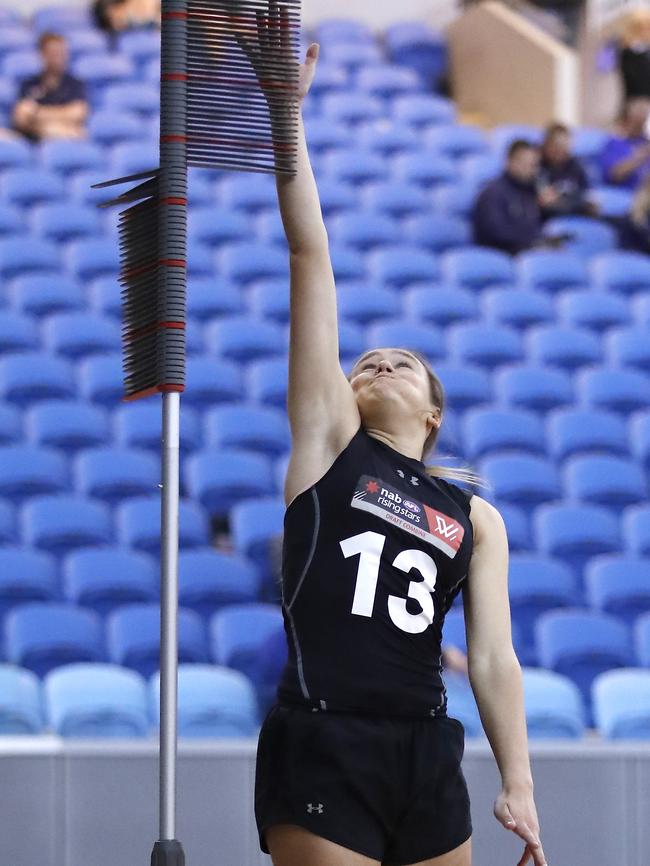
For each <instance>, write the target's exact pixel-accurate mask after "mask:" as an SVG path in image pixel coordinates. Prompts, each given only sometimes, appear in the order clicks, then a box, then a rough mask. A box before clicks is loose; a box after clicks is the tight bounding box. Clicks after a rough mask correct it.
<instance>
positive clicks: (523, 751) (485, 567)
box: [463, 496, 545, 864]
mask: <svg viewBox="0 0 650 866" xmlns="http://www.w3.org/2000/svg"><path fill="white" fill-rule="evenodd" d="M470 518H471V521H472V526H473V529H474V546H473V552H472V558H471V561H470V567H469V573H468V577H467V581H466V584H465V588H464V590H463V606H464V610H465V630H466V634H467V666H468V674H469V680H470V684H471V686H472V691H473V692H474V696H475V698H476V704H477V706H478V709H479V714H480V716H481V721H482V723H483V728H484V730H485V733H486V735H487V738H488V740H489V741H490V745H491V747H492V751H493V752H494V757H495V759H496V762H497V765H498V767H499V771H500V773H501V779H502V784H503V790H502V791H501V794H500V795H499V797H498V798H497V800H496V803H495V808H494V814H495V817H496V818H497V820H499V821H500V822H501V823H502V824H503V825H504V826H505V827H506V828H507V829H509V830H514V831H515V832H516V833H517V834H518V835H519V836H521V838H522V839H524V841H525V842H526V843H527V852H526V853H527V854H528V857H530V856H532V858H533V862H534V863H535V864H543V863H544V862H545V861H544V854H543V851H542V848H541V843H540V842H539V822H538V819H537V813H536V810H535V803H534V801H533V778H532V773H531V769H530V759H529V756H528V736H527V732H526V716H525V711H524V694H523V683H522V675H521V667H520V665H519V661H518V660H517V656H516V655H515V651H514V649H513V646H512V633H511V625H510V605H509V601H508V539H507V535H506V528H505V524H504V522H503V518H502V517H501V515H500V514H499V512H498V511H497V509H496V508H494V506H492V505H490V503H489V502H486V501H485V500H484V499H481V497H479V496H473V497H472V499H471V514H470ZM510 821H513V822H514V823H513V824H510V823H509V822H510ZM528 857H526V861H527V860H528ZM526 861H522V862H526Z"/></svg>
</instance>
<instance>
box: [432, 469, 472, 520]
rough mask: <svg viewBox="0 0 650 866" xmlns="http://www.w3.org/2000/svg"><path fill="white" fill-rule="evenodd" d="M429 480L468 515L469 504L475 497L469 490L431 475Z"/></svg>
mask: <svg viewBox="0 0 650 866" xmlns="http://www.w3.org/2000/svg"><path fill="white" fill-rule="evenodd" d="M431 478H433V479H434V480H435V482H436V484H438V485H439V486H440V487H441V488H442V489H443V490H444V491H445V492H446V493H447V494H448V495H449V496H451V498H452V499H454V500H455V501H456V502H458V504H459V505H460V506H461V507H462V508H463V509H464V510H465V511H466V512H467V513H468V514H469V509H470V503H471V500H472V498H473V497H474V495H475V494H474V491H473V490H472V489H471V488H469V487H461V485H460V484H455V483H454V482H453V481H449V480H448V479H446V478H441V477H440V476H438V475H432V476H431Z"/></svg>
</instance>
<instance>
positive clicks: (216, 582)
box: [178, 545, 260, 616]
mask: <svg viewBox="0 0 650 866" xmlns="http://www.w3.org/2000/svg"><path fill="white" fill-rule="evenodd" d="M178 569H179V601H180V604H182V605H183V606H184V607H188V608H191V609H193V610H196V611H197V612H198V613H200V614H201V615H202V616H210V615H212V614H213V613H214V611H216V610H218V609H219V608H221V607H226V606H228V605H231V604H240V603H244V602H252V601H255V600H256V598H257V595H258V590H259V584H260V577H259V574H258V572H257V569H256V568H255V566H254V565H253V563H252V562H250V561H249V560H248V559H246V558H245V557H244V556H241V555H239V554H237V553H225V552H224V551H221V550H215V549H214V548H213V547H208V546H207V545H206V546H204V547H199V548H197V549H196V550H182V551H181V552H180V554H179V560H178Z"/></svg>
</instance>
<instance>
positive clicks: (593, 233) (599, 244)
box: [542, 216, 618, 256]
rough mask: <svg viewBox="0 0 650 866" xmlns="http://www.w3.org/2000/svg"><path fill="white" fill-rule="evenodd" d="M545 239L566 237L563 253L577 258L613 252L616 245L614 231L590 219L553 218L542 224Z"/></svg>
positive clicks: (616, 238) (616, 236)
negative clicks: (605, 251) (606, 251)
mask: <svg viewBox="0 0 650 866" xmlns="http://www.w3.org/2000/svg"><path fill="white" fill-rule="evenodd" d="M542 233H543V234H544V235H546V236H547V237H558V236H562V235H564V236H567V237H568V240H567V242H566V243H565V244H564V246H563V248H562V249H563V251H565V252H568V253H574V254H575V255H579V256H595V255H597V254H598V253H601V252H602V251H603V250H613V249H614V247H616V245H617V243H618V235H617V234H616V230H615V229H613V228H612V227H611V226H609V225H607V224H606V223H604V222H601V221H600V220H597V219H592V218H591V217H582V216H566V217H554V218H553V219H550V220H548V222H546V223H544V228H543V230H542Z"/></svg>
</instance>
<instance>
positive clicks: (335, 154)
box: [321, 147, 387, 186]
mask: <svg viewBox="0 0 650 866" xmlns="http://www.w3.org/2000/svg"><path fill="white" fill-rule="evenodd" d="M321 165H322V169H323V173H324V175H325V176H326V177H328V178H330V179H333V180H338V181H344V182H345V183H351V184H353V185H354V186H359V185H361V184H364V183H368V182H370V181H381V180H384V179H385V178H386V174H387V170H386V163H385V160H384V159H383V158H382V157H381V156H380V155H379V154H378V153H375V152H374V151H373V150H371V149H369V148H365V149H363V148H360V147H354V148H346V149H345V150H335V151H332V152H331V153H328V154H326V155H325V156H324V157H323V158H322V160H321Z"/></svg>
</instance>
